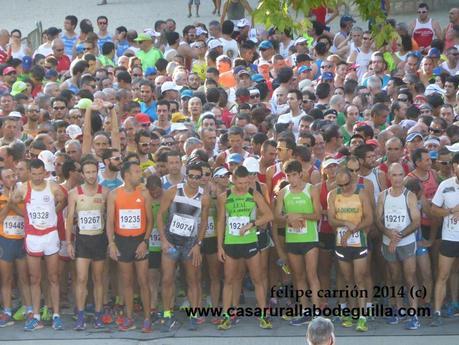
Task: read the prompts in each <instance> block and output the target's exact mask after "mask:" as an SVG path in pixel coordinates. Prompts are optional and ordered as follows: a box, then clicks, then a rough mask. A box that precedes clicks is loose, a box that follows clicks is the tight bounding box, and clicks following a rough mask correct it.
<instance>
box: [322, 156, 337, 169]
mask: <svg viewBox="0 0 459 345" xmlns="http://www.w3.org/2000/svg"><path fill="white" fill-rule="evenodd" d="M332 164H336V165H338V164H339V162H338V160H337V159H335V158H333V157H327V158H325V159H324V160H323V162H322V169H325V168H326V167H329V166H330V165H332Z"/></svg>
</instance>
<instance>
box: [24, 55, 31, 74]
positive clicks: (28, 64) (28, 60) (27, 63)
mask: <svg viewBox="0 0 459 345" xmlns="http://www.w3.org/2000/svg"><path fill="white" fill-rule="evenodd" d="M22 68H23V69H24V71H29V70H30V68H32V58H31V57H30V56H27V55H26V56H24V57H23V58H22Z"/></svg>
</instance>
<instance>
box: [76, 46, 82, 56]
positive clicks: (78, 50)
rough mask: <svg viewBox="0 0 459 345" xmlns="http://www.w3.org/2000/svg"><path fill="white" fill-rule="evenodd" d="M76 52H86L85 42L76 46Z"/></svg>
mask: <svg viewBox="0 0 459 345" xmlns="http://www.w3.org/2000/svg"><path fill="white" fill-rule="evenodd" d="M76 52H77V54H81V53H84V45H83V44H78V45H77V46H76Z"/></svg>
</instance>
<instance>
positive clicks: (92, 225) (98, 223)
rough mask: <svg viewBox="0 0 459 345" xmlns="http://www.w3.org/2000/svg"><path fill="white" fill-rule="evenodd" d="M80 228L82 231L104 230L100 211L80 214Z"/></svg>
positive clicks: (80, 212) (81, 212)
mask: <svg viewBox="0 0 459 345" xmlns="http://www.w3.org/2000/svg"><path fill="white" fill-rule="evenodd" d="M78 227H79V228H80V230H82V231H97V230H101V228H102V217H101V215H100V210H89V211H79V212H78Z"/></svg>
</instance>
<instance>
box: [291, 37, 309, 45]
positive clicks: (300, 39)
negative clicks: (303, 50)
mask: <svg viewBox="0 0 459 345" xmlns="http://www.w3.org/2000/svg"><path fill="white" fill-rule="evenodd" d="M307 42H308V40H307V39H306V38H304V37H298V38H297V39H296V40H295V43H294V45H295V46H296V45H297V44H301V43H307Z"/></svg>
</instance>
